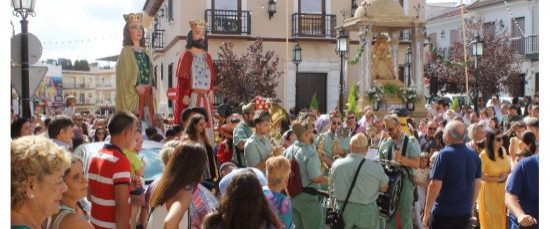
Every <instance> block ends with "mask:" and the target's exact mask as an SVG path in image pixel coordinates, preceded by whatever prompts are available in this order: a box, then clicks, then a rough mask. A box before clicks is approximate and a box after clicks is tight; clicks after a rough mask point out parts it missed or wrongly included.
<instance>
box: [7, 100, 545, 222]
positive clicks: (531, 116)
mask: <svg viewBox="0 0 550 229" xmlns="http://www.w3.org/2000/svg"><path fill="white" fill-rule="evenodd" d="M538 109H539V107H538V98H535V99H534V100H533V101H529V103H528V104H527V105H526V106H525V107H520V106H519V104H512V105H506V104H500V103H499V100H498V97H497V96H493V98H491V100H490V101H489V102H488V103H487V104H486V106H483V107H482V108H480V110H479V114H478V113H477V112H475V111H474V110H473V109H472V108H471V107H469V106H458V107H456V108H455V109H451V108H449V105H448V104H446V103H445V101H444V100H440V101H435V102H434V103H433V104H431V107H430V108H429V109H428V112H427V117H425V118H422V119H419V120H415V118H413V117H412V116H411V115H410V113H409V114H407V112H405V111H404V110H403V109H394V110H392V112H390V114H388V115H385V116H383V117H382V116H381V117H378V116H377V115H376V112H375V111H374V110H373V109H372V107H370V106H368V107H366V108H365V109H364V110H363V111H362V112H358V113H355V112H351V111H346V112H344V113H343V114H341V113H339V112H338V111H337V110H333V111H331V112H329V113H328V114H318V113H319V112H318V110H316V109H315V108H313V109H309V110H303V111H301V112H299V113H298V114H291V115H290V116H291V117H292V118H291V120H286V121H285V122H282V124H280V125H277V126H274V125H273V119H272V118H273V114H271V113H270V112H268V111H267V110H262V109H256V106H255V104H254V103H253V102H251V103H248V104H244V105H242V106H241V107H240V112H239V113H233V114H231V113H230V112H224V113H226V114H224V115H220V114H216V115H215V116H214V117H217V118H218V120H217V123H218V127H217V128H216V141H215V144H214V145H211V144H210V142H211V141H210V139H209V137H208V135H207V133H206V131H207V130H206V129H207V127H206V126H207V123H209V122H211V120H208V119H209V116H208V115H207V113H206V111H205V110H204V109H203V108H200V107H189V108H186V109H185V110H183V111H182V113H181V115H180V117H179V119H178V120H179V121H180V123H173V122H172V119H171V118H165V117H164V116H163V115H160V114H159V115H155V116H154V117H153V122H152V123H153V125H151V126H149V127H147V126H146V125H144V124H143V122H142V121H141V120H139V119H138V118H137V117H136V115H134V114H132V113H129V112H117V113H115V114H112V115H110V116H102V115H98V116H94V115H91V114H86V115H83V114H80V113H76V112H72V111H71V110H70V109H69V110H68V112H67V110H66V112H65V113H64V114H58V115H55V116H51V117H40V116H38V115H37V116H35V117H33V118H31V119H24V118H19V117H16V116H15V115H13V116H12V122H11V138H12V142H11V168H12V177H11V224H12V228H55V229H56V228H325V227H326V224H327V223H329V222H327V221H326V215H327V211H331V210H333V209H340V210H341V214H342V219H343V221H344V222H345V228H380V227H381V226H384V228H469V227H479V228H482V229H486V228H487V229H492V228H537V227H538V226H537V225H538V221H539V215H538V210H539V209H538V151H539V149H538V143H539V130H538V118H539V117H538ZM220 110H223V109H220ZM230 110H231V109H230ZM522 110H524V111H523V112H522ZM279 126H280V128H279ZM144 140H152V141H157V142H161V143H162V144H163V148H162V149H161V150H160V151H159V158H160V159H161V161H162V162H163V163H164V165H165V167H164V171H163V173H162V175H161V176H160V177H158V178H157V179H156V180H155V181H153V182H152V183H151V184H149V185H145V184H144V180H143V171H144V168H146V167H147V164H146V163H144V162H143V161H142V159H141V158H140V157H139V152H140V151H141V149H142V144H143V141H144ZM92 142H103V143H104V146H103V147H102V148H101V150H99V152H98V153H97V154H93V155H91V156H90V158H81V157H82V156H81V155H77V154H74V150H75V149H76V148H77V147H78V146H79V145H81V144H87V143H92ZM86 161H87V163H88V164H87V165H86V164H84V162H86ZM356 174H357V175H356ZM354 175H355V177H354ZM384 196H386V197H388V198H384ZM388 199H391V200H388ZM392 201H393V202H392ZM395 201H397V202H395ZM392 206H396V207H395V208H393V209H392Z"/></svg>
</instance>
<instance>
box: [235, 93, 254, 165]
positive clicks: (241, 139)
mask: <svg viewBox="0 0 550 229" xmlns="http://www.w3.org/2000/svg"><path fill="white" fill-rule="evenodd" d="M254 110H255V105H254V103H249V104H247V105H245V106H243V108H242V112H243V120H242V121H241V122H240V123H239V124H238V125H237V127H235V129H234V130H233V147H235V148H234V149H233V162H235V164H237V165H238V166H239V167H244V166H245V165H246V164H245V158H244V143H245V142H246V139H248V138H249V137H250V136H252V128H251V127H252V126H253V125H254V123H253V121H254Z"/></svg>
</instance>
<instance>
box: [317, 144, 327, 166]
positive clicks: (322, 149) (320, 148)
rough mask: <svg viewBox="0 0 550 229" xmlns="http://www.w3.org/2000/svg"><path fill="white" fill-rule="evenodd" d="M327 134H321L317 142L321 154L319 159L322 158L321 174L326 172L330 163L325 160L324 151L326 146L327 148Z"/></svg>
mask: <svg viewBox="0 0 550 229" xmlns="http://www.w3.org/2000/svg"><path fill="white" fill-rule="evenodd" d="M326 138H327V137H326V135H324V134H321V135H320V136H319V142H318V144H317V155H318V156H319V160H321V168H320V170H321V174H325V173H324V172H325V170H327V169H328V165H327V163H325V161H324V160H323V158H324V157H325V151H324V148H325V140H326Z"/></svg>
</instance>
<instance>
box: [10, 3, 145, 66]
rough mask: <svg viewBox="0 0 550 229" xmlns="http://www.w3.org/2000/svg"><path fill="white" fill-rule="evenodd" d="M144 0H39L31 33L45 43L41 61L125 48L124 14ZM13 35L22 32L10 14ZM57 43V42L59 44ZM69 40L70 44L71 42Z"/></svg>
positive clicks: (106, 53) (31, 20)
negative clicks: (123, 41)
mask: <svg viewBox="0 0 550 229" xmlns="http://www.w3.org/2000/svg"><path fill="white" fill-rule="evenodd" d="M144 2H145V0H93V1H89V0H37V1H36V6H35V12H36V17H29V19H28V20H29V32H30V33H33V34H34V35H36V36H37V37H38V38H39V39H40V41H41V42H42V48H43V51H42V58H41V59H42V60H45V59H48V58H52V59H57V58H60V57H66V58H70V59H73V61H74V60H75V59H77V58H78V59H87V60H88V61H93V60H95V59H97V58H101V57H105V56H110V55H116V54H118V53H119V52H120V49H121V48H122V29H123V27H124V19H123V17H122V14H125V13H130V12H140V11H141V9H142V8H143V4H144ZM10 20H11V22H12V23H13V27H12V26H11V25H10V26H9V27H10V34H11V32H13V29H15V33H16V34H17V33H19V32H20V31H21V24H20V22H19V21H20V19H19V18H17V17H15V16H13V15H12V16H10ZM56 42H57V43H56ZM69 42H70V43H69Z"/></svg>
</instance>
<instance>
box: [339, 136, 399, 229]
mask: <svg viewBox="0 0 550 229" xmlns="http://www.w3.org/2000/svg"><path fill="white" fill-rule="evenodd" d="M368 147H369V140H368V138H367V137H366V136H365V135H364V134H363V133H358V134H356V135H354V136H353V137H352V138H351V143H350V150H351V152H350V153H349V154H348V155H347V156H346V157H345V158H340V159H337V160H336V161H334V164H333V166H332V169H331V177H330V182H331V185H332V187H334V196H335V198H336V200H337V201H338V207H339V209H342V206H343V204H344V201H345V199H346V196H347V194H348V191H349V188H350V186H351V183H352V180H353V176H354V175H355V172H356V170H357V167H358V166H359V163H360V162H361V160H362V159H363V158H365V156H366V154H367V150H368ZM387 189H388V176H386V174H385V173H384V169H383V168H382V166H381V165H380V164H379V163H378V162H376V161H371V160H366V161H365V162H364V164H363V165H362V168H361V170H360V172H359V175H358V176H357V181H356V183H355V185H354V187H353V191H352V192H351V195H350V197H349V201H348V203H347V205H346V208H345V210H344V213H343V216H344V222H345V224H346V228H380V222H379V221H380V214H379V212H378V205H377V204H376V199H377V198H378V191H381V192H385V191H386V190H387Z"/></svg>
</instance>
